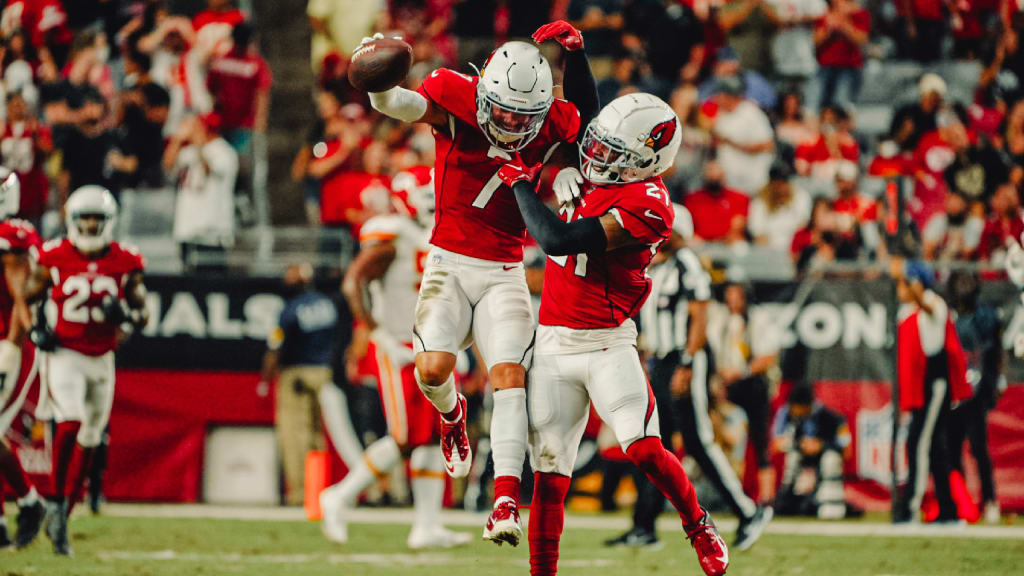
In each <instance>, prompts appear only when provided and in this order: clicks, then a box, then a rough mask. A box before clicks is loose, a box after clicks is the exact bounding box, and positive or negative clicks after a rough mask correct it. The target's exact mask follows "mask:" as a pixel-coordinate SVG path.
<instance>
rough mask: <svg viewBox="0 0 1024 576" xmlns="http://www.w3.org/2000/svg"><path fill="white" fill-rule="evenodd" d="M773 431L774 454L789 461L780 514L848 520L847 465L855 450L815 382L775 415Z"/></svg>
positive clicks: (778, 499)
mask: <svg viewBox="0 0 1024 576" xmlns="http://www.w3.org/2000/svg"><path fill="white" fill-rule="evenodd" d="M772 430H773V436H772V451H773V452H774V453H776V454H781V455H782V456H783V457H784V458H785V468H784V471H783V473H782V484H781V485H780V486H779V492H778V495H776V497H775V512H776V513H778V514H780V515H784V516H817V517H818V518H821V519H830V520H835V519H840V518H843V517H844V516H845V515H846V502H845V501H844V496H843V461H844V460H845V458H846V453H847V451H848V450H849V448H850V427H849V426H847V424H846V418H843V416H842V415H841V414H839V413H837V412H835V411H833V410H830V409H828V408H827V407H825V405H824V404H821V403H820V402H816V401H815V399H814V387H813V386H812V385H811V384H810V383H800V384H797V385H796V386H794V387H793V389H792V390H791V391H790V393H789V400H788V402H787V403H786V404H784V405H783V406H782V408H780V409H779V412H778V413H777V414H776V416H775V424H774V425H773V426H772Z"/></svg>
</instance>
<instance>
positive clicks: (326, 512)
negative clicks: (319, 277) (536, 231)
mask: <svg viewBox="0 0 1024 576" xmlns="http://www.w3.org/2000/svg"><path fill="white" fill-rule="evenodd" d="M431 173H432V170H431V169H430V168H428V167H426V166H417V167H414V168H411V169H409V170H408V171H406V172H401V173H399V174H397V175H396V176H395V178H394V180H392V188H393V189H394V191H395V192H396V196H395V197H394V198H395V200H396V201H398V204H399V208H400V211H401V212H404V214H402V213H399V214H384V215H380V216H375V217H373V218H371V219H370V220H368V221H367V222H366V224H364V225H363V227H362V229H361V230H360V232H359V244H360V246H361V249H360V251H359V256H357V257H356V259H355V260H354V261H353V262H352V265H351V266H350V267H349V270H348V273H347V274H346V275H345V280H344V283H343V284H342V291H343V292H344V293H345V298H346V299H347V300H348V303H349V307H350V308H351V309H352V314H353V316H355V319H356V322H357V327H356V330H355V334H354V335H353V339H352V345H351V347H350V348H349V354H350V358H349V361H350V362H352V361H356V362H358V361H359V359H361V358H363V357H364V356H366V355H370V356H371V357H372V358H374V359H375V360H376V362H375V364H376V366H377V370H376V372H377V383H378V386H377V389H378V390H379V392H380V398H381V404H382V405H383V406H384V416H385V419H386V420H387V424H388V435H387V436H385V437H384V438H381V439H380V440H377V441H376V442H374V443H373V444H371V445H370V446H369V447H367V449H366V451H365V452H364V453H363V458H362V460H361V461H360V462H359V463H358V464H357V465H356V466H355V467H354V468H353V470H351V471H350V472H349V473H348V475H346V476H345V479H344V480H342V481H341V482H339V483H337V484H335V485H334V486H331V487H329V488H327V489H326V490H324V491H323V492H322V493H321V494H320V506H321V509H322V510H323V524H322V527H323V531H324V534H325V535H326V536H327V538H328V539H330V540H332V541H334V542H342V543H344V542H346V541H347V540H348V518H347V516H348V510H349V508H350V507H351V506H353V505H354V504H355V502H356V498H358V497H359V494H360V493H361V492H362V491H363V490H365V489H366V488H367V487H369V485H370V484H371V483H373V481H374V479H375V478H376V477H377V476H378V475H382V474H387V473H389V472H391V470H393V469H394V468H395V467H396V466H398V465H399V464H401V463H402V461H403V460H404V459H406V458H408V459H409V468H410V474H411V476H412V495H413V507H414V509H415V516H414V520H413V526H412V531H411V532H410V533H409V538H408V540H407V544H408V546H409V548H412V549H414V550H415V549H421V548H450V547H452V546H459V545H462V544H467V543H468V542H469V540H470V537H469V534H466V533H461V532H451V531H449V530H447V529H445V528H444V526H442V525H441V523H440V519H441V502H442V499H443V497H444V471H443V470H442V469H441V459H440V457H439V456H440V455H439V454H438V449H437V444H436V443H435V442H436V441H437V435H438V418H437V411H435V410H434V407H433V406H432V405H431V404H430V402H428V401H427V399H426V398H424V396H423V394H421V393H420V391H419V387H418V386H417V384H416V379H415V377H414V376H413V370H414V369H415V366H414V365H413V357H414V355H413V351H412V325H413V310H414V309H415V306H416V298H417V292H418V290H419V285H420V280H421V279H422V276H423V263H424V260H425V259H426V257H427V250H428V249H429V248H430V246H429V244H428V243H427V237H428V235H429V233H430V227H431V226H432V225H433V224H434V181H433V178H432V175H431Z"/></svg>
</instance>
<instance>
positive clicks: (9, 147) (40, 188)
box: [0, 92, 53, 228]
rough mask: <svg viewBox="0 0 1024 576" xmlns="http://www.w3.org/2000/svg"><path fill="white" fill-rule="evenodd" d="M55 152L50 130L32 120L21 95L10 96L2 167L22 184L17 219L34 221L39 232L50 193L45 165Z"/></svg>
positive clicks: (0, 146) (0, 150)
mask: <svg viewBox="0 0 1024 576" xmlns="http://www.w3.org/2000/svg"><path fill="white" fill-rule="evenodd" d="M52 151H53V138H52V137H51V135H50V129H49V128H48V127H47V126H46V125H45V124H41V123H39V122H38V121H37V120H36V119H35V118H34V117H32V115H31V114H30V112H29V108H28V105H27V104H26V103H25V98H24V97H22V95H21V94H20V93H18V92H14V93H11V94H8V95H7V121H6V122H4V123H3V127H2V130H0V163H2V164H3V166H4V167H6V168H8V169H10V170H12V171H13V172H15V173H16V174H17V175H18V179H19V180H20V181H21V201H20V203H19V207H18V217H19V218H24V219H25V220H29V221H31V222H32V223H33V224H34V225H35V226H36V227H37V228H38V227H39V224H40V220H41V219H42V217H43V212H45V211H46V198H47V196H48V195H49V190H50V183H49V180H48V179H47V178H46V172H44V171H43V164H45V163H46V159H47V157H48V156H49V154H50V152H52Z"/></svg>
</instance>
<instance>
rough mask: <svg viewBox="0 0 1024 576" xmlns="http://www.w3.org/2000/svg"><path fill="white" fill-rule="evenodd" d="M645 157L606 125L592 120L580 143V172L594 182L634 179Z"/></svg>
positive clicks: (615, 181)
mask: <svg viewBox="0 0 1024 576" xmlns="http://www.w3.org/2000/svg"><path fill="white" fill-rule="evenodd" d="M643 163H644V161H643V159H642V157H641V156H640V155H639V154H637V153H636V152H634V151H633V150H630V149H629V148H628V147H627V146H626V143H625V142H623V141H622V140H620V139H618V138H616V137H615V136H612V135H611V134H610V133H609V132H608V131H607V130H605V129H604V128H603V127H602V126H600V125H598V124H596V123H594V122H591V124H590V126H587V132H586V133H585V134H584V135H583V143H582V144H581V145H580V172H581V173H582V174H583V177H584V178H586V179H587V180H589V181H591V182H597V183H601V184H616V183H619V182H630V181H633V180H635V178H631V177H630V176H632V175H633V173H634V172H635V169H636V168H639V167H641V166H640V165H641V164H643Z"/></svg>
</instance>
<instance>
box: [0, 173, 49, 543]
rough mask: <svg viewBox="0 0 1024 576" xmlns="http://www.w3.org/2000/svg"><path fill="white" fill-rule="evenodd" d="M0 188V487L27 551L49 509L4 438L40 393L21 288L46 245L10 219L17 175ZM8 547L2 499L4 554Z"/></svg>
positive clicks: (1, 177)
mask: <svg viewBox="0 0 1024 576" xmlns="http://www.w3.org/2000/svg"><path fill="white" fill-rule="evenodd" d="M0 182H2V183H0V218H2V219H3V221H2V222H0V260H2V261H3V268H2V271H3V280H2V281H0V334H2V335H3V337H4V339H3V340H2V341H0V482H6V483H7V485H8V486H10V488H11V489H12V490H13V491H14V497H15V498H16V499H17V502H18V520H17V524H18V533H17V534H16V535H15V539H14V545H15V547H17V548H23V547H25V546H28V545H29V544H30V543H31V542H32V540H34V539H35V537H36V535H38V534H39V529H40V527H42V525H43V516H44V515H45V509H44V508H43V502H42V500H40V498H39V495H38V493H37V492H36V488H35V486H33V485H32V481H31V480H29V478H28V476H27V475H26V474H25V470H24V468H22V467H21V462H20V461H19V460H18V456H17V455H16V454H15V453H14V452H13V451H12V450H11V448H10V447H9V446H8V445H7V444H6V443H5V441H4V439H3V438H4V435H5V434H6V433H7V430H8V429H9V428H10V427H11V424H12V423H13V422H14V419H15V417H17V415H18V413H19V412H20V411H21V409H22V406H23V405H24V404H25V399H26V398H28V396H29V393H30V392H31V391H32V390H33V389H36V390H38V384H39V381H38V375H37V374H38V363H37V362H36V349H35V346H33V345H32V343H31V342H28V341H27V338H26V336H27V335H28V331H29V328H31V326H32V319H31V313H30V312H29V308H28V304H27V303H26V302H25V296H24V293H23V288H24V286H25V280H26V279H27V278H28V276H29V273H30V271H31V269H32V260H33V259H35V258H36V256H38V253H39V247H40V246H41V245H42V240H41V239H40V238H39V234H37V233H36V229H35V228H34V227H33V226H32V225H31V224H29V223H28V222H26V221H24V220H18V219H15V218H12V217H13V216H14V215H15V214H17V213H18V206H19V204H20V196H21V185H20V183H19V182H18V175H17V174H14V173H13V172H11V171H10V170H7V169H6V168H0ZM10 543H11V541H10V539H9V537H8V535H7V527H6V524H5V519H4V517H3V498H2V497H0V548H4V547H6V546H8V545H10Z"/></svg>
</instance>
